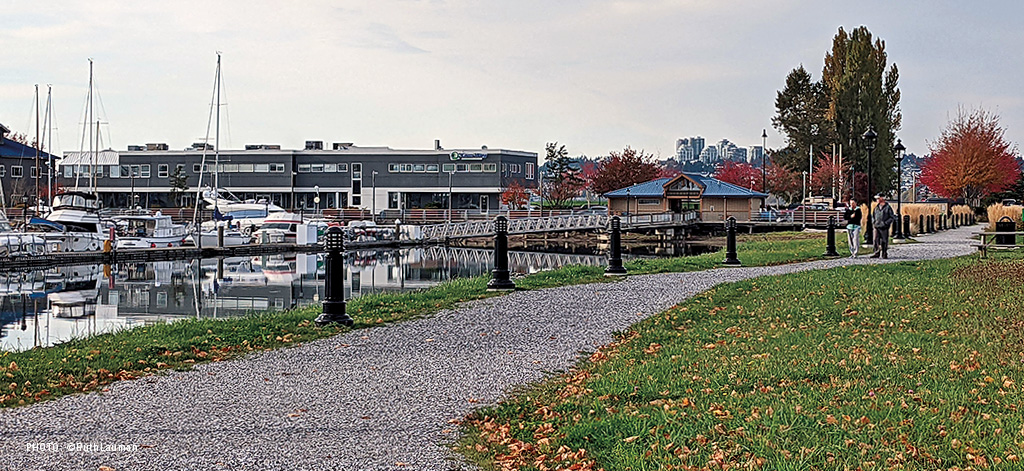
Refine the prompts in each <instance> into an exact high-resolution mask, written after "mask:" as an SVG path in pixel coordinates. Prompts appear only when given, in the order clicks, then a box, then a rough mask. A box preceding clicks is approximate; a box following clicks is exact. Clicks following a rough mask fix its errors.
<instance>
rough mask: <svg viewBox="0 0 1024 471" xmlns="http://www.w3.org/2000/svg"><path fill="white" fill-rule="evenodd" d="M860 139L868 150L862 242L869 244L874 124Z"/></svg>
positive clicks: (870, 235) (870, 238) (871, 241)
mask: <svg viewBox="0 0 1024 471" xmlns="http://www.w3.org/2000/svg"><path fill="white" fill-rule="evenodd" d="M860 137H861V139H863V140H864V150H867V151H868V225H867V227H866V228H864V243H866V244H868V245H871V244H873V243H874V242H873V240H874V237H875V236H874V234H872V232H874V229H873V227H872V226H871V199H872V197H873V196H874V195H872V194H871V166H872V164H871V152H872V151H874V150H875V142H876V141H877V140H878V133H876V132H875V127H874V126H869V127H868V130H867V131H865V132H864V134H863V135H862V136H860Z"/></svg>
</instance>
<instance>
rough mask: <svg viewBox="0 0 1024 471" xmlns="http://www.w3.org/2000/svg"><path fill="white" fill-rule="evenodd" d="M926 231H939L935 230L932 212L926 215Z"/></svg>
mask: <svg viewBox="0 0 1024 471" xmlns="http://www.w3.org/2000/svg"><path fill="white" fill-rule="evenodd" d="M928 232H930V233H932V234H934V233H936V232H939V231H937V230H935V215H934V214H932V215H930V216H928Z"/></svg>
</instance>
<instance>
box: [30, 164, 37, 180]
mask: <svg viewBox="0 0 1024 471" xmlns="http://www.w3.org/2000/svg"><path fill="white" fill-rule="evenodd" d="M35 177H36V166H35V165H33V166H31V167H29V178H35Z"/></svg>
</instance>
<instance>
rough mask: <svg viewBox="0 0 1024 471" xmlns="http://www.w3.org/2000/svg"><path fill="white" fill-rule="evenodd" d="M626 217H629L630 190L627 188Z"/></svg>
mask: <svg viewBox="0 0 1024 471" xmlns="http://www.w3.org/2000/svg"><path fill="white" fill-rule="evenodd" d="M626 216H627V217H628V216H629V188H626Z"/></svg>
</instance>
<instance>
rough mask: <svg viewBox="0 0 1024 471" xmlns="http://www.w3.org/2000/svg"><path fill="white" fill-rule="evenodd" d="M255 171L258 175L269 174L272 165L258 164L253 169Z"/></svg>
mask: <svg viewBox="0 0 1024 471" xmlns="http://www.w3.org/2000/svg"><path fill="white" fill-rule="evenodd" d="M253 169H254V170H255V171H256V173H269V172H270V164H256V165H255V166H254V167H253Z"/></svg>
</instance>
